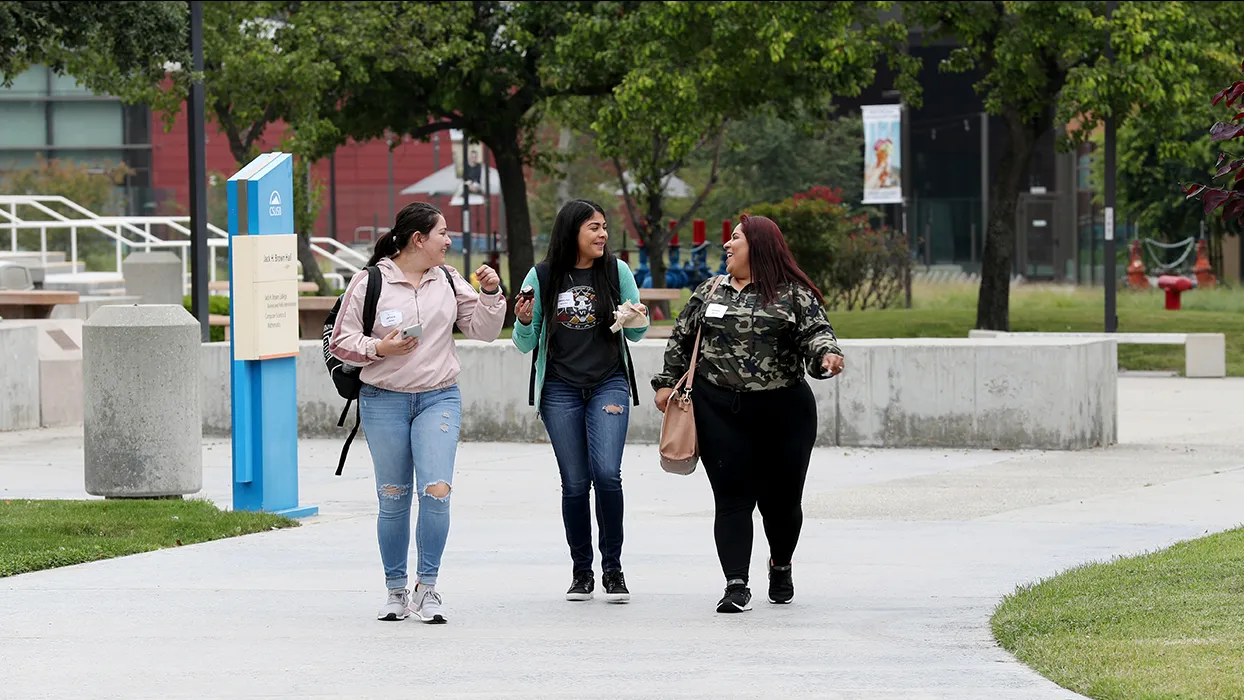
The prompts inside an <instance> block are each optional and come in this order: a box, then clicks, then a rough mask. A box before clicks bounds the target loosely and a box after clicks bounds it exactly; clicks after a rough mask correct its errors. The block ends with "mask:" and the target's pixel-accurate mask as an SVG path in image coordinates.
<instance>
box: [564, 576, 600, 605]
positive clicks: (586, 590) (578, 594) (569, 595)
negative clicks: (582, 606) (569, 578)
mask: <svg viewBox="0 0 1244 700" xmlns="http://www.w3.org/2000/svg"><path fill="white" fill-rule="evenodd" d="M594 590H596V576H595V574H593V573H592V572H591V571H576V572H575V574H574V583H572V584H570V590H568V591H566V600H591V599H592V591H594Z"/></svg>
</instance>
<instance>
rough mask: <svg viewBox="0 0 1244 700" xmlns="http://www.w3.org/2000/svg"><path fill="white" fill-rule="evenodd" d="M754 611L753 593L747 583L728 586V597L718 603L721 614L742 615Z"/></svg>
mask: <svg viewBox="0 0 1244 700" xmlns="http://www.w3.org/2000/svg"><path fill="white" fill-rule="evenodd" d="M751 609H752V591H751V589H749V588H748V587H747V584H746V583H731V584H728V585H727V586H726V595H724V596H723V597H722V599H721V602H719V603H717V612H719V613H741V612H747V611H748V610H751Z"/></svg>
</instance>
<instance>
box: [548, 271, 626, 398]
mask: <svg viewBox="0 0 1244 700" xmlns="http://www.w3.org/2000/svg"><path fill="white" fill-rule="evenodd" d="M612 262H613V264H612V265H607V266H606V267H605V276H606V277H607V278H608V279H609V291H611V292H612V293H613V302H614V303H615V304H616V303H618V302H619V301H620V300H621V299H622V283H621V282H620V281H619V280H618V261H617V259H616V258H614V259H613V260H612ZM536 279H537V280H538V281H539V282H540V293H541V294H544V293H547V292H548V290H549V264H548V263H547V262H540V263H536ZM536 303H537V304H540V303H542V302H541V300H539V299H536ZM541 310H543V306H541ZM541 321H542V325H543V324H547V323H548V321H547V320H546V319H543V318H542V319H541ZM545 332H546V331H545V330H544V328H543V327H542V328H541V329H540V333H541V335H543V334H544V333H545ZM620 332H621V333H622V362H623V364H625V365H626V373H627V377H626V378H627V380H628V381H630V383H631V399H632V400H633V401H634V403H635V405H636V406H638V405H639V387H638V386H637V385H636V383H635V365H634V363H632V362H631V350H630V346H629V344H628V343H627V340H626V331H620ZM539 356H540V343H539V341H537V342H536V349H535V350H533V351H532V353H531V378H530V379H529V381H528V386H527V405H528V406H535V405H536V359H537V358H539Z"/></svg>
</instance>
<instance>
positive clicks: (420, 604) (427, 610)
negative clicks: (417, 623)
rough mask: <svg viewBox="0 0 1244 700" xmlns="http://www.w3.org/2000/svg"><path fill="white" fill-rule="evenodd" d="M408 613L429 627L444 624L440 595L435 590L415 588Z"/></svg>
mask: <svg viewBox="0 0 1244 700" xmlns="http://www.w3.org/2000/svg"><path fill="white" fill-rule="evenodd" d="M410 611H411V612H413V613H414V614H415V616H416V617H418V618H419V619H420V620H422V621H424V622H426V623H428V624H429V625H443V624H445V622H446V620H445V609H444V607H443V606H442V604H441V594H440V593H437V592H436V589H435V588H416V589H415V598H414V600H413V601H411V605H410Z"/></svg>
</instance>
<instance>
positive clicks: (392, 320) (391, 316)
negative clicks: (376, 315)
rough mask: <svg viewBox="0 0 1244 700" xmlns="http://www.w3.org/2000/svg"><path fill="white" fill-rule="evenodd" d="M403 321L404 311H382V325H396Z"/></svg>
mask: <svg viewBox="0 0 1244 700" xmlns="http://www.w3.org/2000/svg"><path fill="white" fill-rule="evenodd" d="M401 322H402V312H401V311H400V310H398V309H389V310H388V311H382V312H380V325H382V326H385V327H390V326H396V325H397V324H399V323H401Z"/></svg>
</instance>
